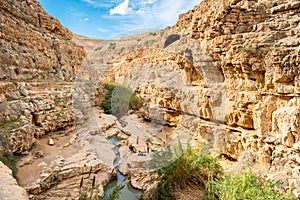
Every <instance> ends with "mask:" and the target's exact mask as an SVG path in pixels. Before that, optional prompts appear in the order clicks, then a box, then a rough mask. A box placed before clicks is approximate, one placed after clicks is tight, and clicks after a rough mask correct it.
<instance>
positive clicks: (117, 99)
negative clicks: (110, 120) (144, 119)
mask: <svg viewBox="0 0 300 200" xmlns="http://www.w3.org/2000/svg"><path fill="white" fill-rule="evenodd" d="M104 88H105V89H106V94H105V100H104V101H103V102H102V104H101V105H100V106H101V107H102V109H103V110H104V113H106V114H114V115H116V116H117V117H121V116H123V115H124V114H125V113H126V112H127V111H128V109H133V110H138V109H140V108H141V107H142V105H143V99H142V98H141V97H138V96H137V95H136V94H135V93H133V92H132V90H131V89H129V88H126V87H124V86H121V85H118V84H116V83H108V82H106V83H104Z"/></svg>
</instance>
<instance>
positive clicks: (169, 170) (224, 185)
mask: <svg viewBox="0 0 300 200" xmlns="http://www.w3.org/2000/svg"><path fill="white" fill-rule="evenodd" d="M161 163H166V165H165V166H162V167H161V168H158V167H159V166H160V165H161ZM150 167H151V168H154V169H156V170H155V173H157V175H158V176H159V177H160V178H159V183H158V185H157V187H156V189H154V190H153V191H152V193H151V195H149V197H148V199H150V200H158V199H176V198H175V197H174V196H173V195H174V194H176V190H178V189H179V190H180V189H190V191H191V192H193V189H194V188H195V187H196V188H199V190H200V191H203V193H204V195H203V196H202V197H197V198H199V199H203V200H204V199H205V200H253V199H255V200H296V198H295V197H293V195H292V189H291V190H290V192H289V194H287V195H284V194H280V193H278V192H277V191H276V188H279V187H280V184H281V182H280V181H278V182H275V183H273V182H271V181H269V180H264V181H260V180H259V179H258V177H257V176H256V175H255V174H254V173H252V172H251V171H249V172H243V173H241V174H240V175H230V174H224V173H223V171H222V170H221V166H220V164H219V162H218V160H217V159H216V158H214V157H212V156H209V155H208V152H207V151H205V149H204V148H199V149H192V148H191V147H190V146H188V147H187V149H186V150H183V148H182V146H181V144H180V143H179V145H177V147H176V146H175V147H174V148H173V149H172V148H171V147H170V146H167V147H166V148H165V149H163V150H161V151H158V152H155V153H154V154H153V156H152V160H151V162H150ZM157 168H158V169H157ZM152 181H153V180H152ZM191 188H192V189H191ZM298 200H299V198H298Z"/></svg>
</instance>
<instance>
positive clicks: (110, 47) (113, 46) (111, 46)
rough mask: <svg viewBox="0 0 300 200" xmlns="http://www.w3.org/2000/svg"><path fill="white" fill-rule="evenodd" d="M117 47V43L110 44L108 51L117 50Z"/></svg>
mask: <svg viewBox="0 0 300 200" xmlns="http://www.w3.org/2000/svg"><path fill="white" fill-rule="evenodd" d="M116 47H117V44H116V43H110V44H109V46H108V49H115V48H116Z"/></svg>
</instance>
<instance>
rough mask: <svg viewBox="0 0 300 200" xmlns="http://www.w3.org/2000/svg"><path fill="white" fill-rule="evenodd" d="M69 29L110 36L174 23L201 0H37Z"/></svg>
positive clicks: (82, 33)
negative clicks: (180, 15)
mask: <svg viewBox="0 0 300 200" xmlns="http://www.w3.org/2000/svg"><path fill="white" fill-rule="evenodd" d="M39 1H40V3H41V4H42V6H43V8H44V9H45V10H46V11H47V12H48V13H49V14H50V15H52V16H54V17H55V18H57V19H58V20H59V21H60V22H61V23H62V24H63V25H64V26H66V27H67V28H69V29H70V30H71V31H72V32H74V33H77V34H80V35H85V36H88V37H94V38H103V39H112V38H118V37H120V36H125V35H128V34H132V33H140V32H145V31H151V30H156V29H161V28H164V27H166V26H171V25H174V24H175V23H176V22H177V20H178V15H179V14H181V13H184V12H186V11H188V10H189V9H192V8H193V7H194V6H195V5H197V4H198V3H199V2H200V0H111V1H108V0H39Z"/></svg>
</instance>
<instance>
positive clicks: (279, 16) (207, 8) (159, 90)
mask: <svg viewBox="0 0 300 200" xmlns="http://www.w3.org/2000/svg"><path fill="white" fill-rule="evenodd" d="M299 13H300V3H299V1H296V0H290V1H277V2H276V3H271V2H269V1H263V0H259V1H246V0H234V1H219V0H213V1H203V2H201V3H200V4H199V5H198V6H196V7H195V8H194V9H193V10H191V11H189V12H187V13H185V14H182V15H180V17H179V21H178V23H177V24H176V26H174V27H172V28H171V29H165V30H162V31H158V32H156V33H151V34H149V35H148V37H147V36H145V35H144V36H137V37H136V38H128V39H127V44H126V41H125V39H121V40H120V41H111V42H113V43H114V46H115V47H116V49H102V50H101V49H100V50H99V49H98V50H97V49H95V52H94V53H93V54H94V55H99V54H101V55H103V57H105V56H104V54H105V52H107V54H108V55H109V56H112V57H111V58H114V55H115V56H117V58H114V59H113V61H110V62H109V63H108V65H105V64H106V63H103V62H102V64H103V65H104V66H105V67H103V68H105V69H106V70H104V71H102V72H103V73H104V75H103V77H105V78H104V79H103V80H109V81H117V82H119V83H121V84H124V85H127V86H129V87H131V88H132V89H133V90H135V91H136V92H137V93H139V95H140V96H142V97H143V98H144V100H145V104H144V108H143V109H142V110H141V112H140V115H141V116H143V117H144V118H145V119H147V120H151V118H152V120H157V119H159V120H161V121H162V122H161V123H164V124H165V125H168V126H176V127H178V133H184V135H185V136H187V137H192V138H194V139H197V140H200V141H205V142H209V143H211V144H213V146H214V150H215V153H217V154H219V155H225V156H227V157H229V158H230V159H232V160H238V159H239V157H240V156H243V155H244V153H247V152H252V153H253V152H254V153H253V154H252V153H251V155H253V159H254V160H255V161H256V163H261V164H263V165H264V166H267V168H268V170H269V172H272V173H275V174H276V173H277V172H279V171H280V170H283V171H281V172H280V173H285V175H286V177H285V178H287V179H289V180H287V182H289V184H290V185H292V184H293V183H296V185H298V186H299V182H300V180H299V176H300V163H299V159H298V158H299V152H300V149H299V146H300V137H299V134H300V132H299V130H300V125H299V108H300V93H299V90H300V85H299V84H300V82H299V81H300V71H299V63H300V57H299V55H300V48H299V47H300V43H299V42H300V35H299V34H300V26H299V24H300V23H299V22H300V18H299ZM153 37H154V39H153ZM135 40H136V41H137V42H136V41H135ZM128 41H131V42H132V43H131V45H129V44H128ZM140 44H144V47H143V48H141V46H142V45H140ZM122 45H123V46H122ZM126 45H127V46H126ZM124 46H125V47H128V48H125V49H126V50H122V48H124ZM147 47H150V48H147ZM134 49H135V50H134ZM121 50H122V51H121ZM97 51H98V52H97ZM90 58H92V60H93V56H90ZM102 61H105V59H104V60H102ZM186 66H189V67H188V68H186ZM182 70H183V71H182ZM182 72H184V73H182ZM193 79H195V80H197V81H196V82H195V81H193ZM193 82H194V83H193ZM151 114H152V117H150V116H151ZM273 178H274V177H273Z"/></svg>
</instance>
